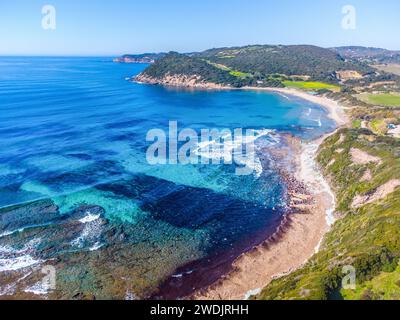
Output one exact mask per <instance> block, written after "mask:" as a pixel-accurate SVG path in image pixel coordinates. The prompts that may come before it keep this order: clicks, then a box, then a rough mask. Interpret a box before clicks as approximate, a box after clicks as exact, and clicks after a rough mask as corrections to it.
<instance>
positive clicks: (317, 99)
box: [242, 87, 349, 127]
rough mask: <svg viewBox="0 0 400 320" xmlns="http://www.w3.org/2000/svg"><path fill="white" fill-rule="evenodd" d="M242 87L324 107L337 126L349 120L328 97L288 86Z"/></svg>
mask: <svg viewBox="0 0 400 320" xmlns="http://www.w3.org/2000/svg"><path fill="white" fill-rule="evenodd" d="M242 89H243V90H252V91H268V92H276V93H280V94H282V95H286V94H287V95H292V96H295V97H298V98H301V99H304V100H307V101H310V102H312V103H315V104H318V105H320V106H322V107H324V108H325V109H326V110H327V111H328V115H329V117H330V118H331V119H332V120H334V121H335V122H336V123H337V125H338V127H340V126H343V125H345V124H347V123H348V121H349V119H348V117H347V115H346V114H345V112H344V108H343V107H342V106H341V105H340V104H339V103H338V102H336V101H334V100H332V99H328V98H326V97H321V96H318V95H313V94H310V93H307V92H304V91H300V90H296V89H290V88H259V87H243V88H242Z"/></svg>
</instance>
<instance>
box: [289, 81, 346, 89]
mask: <svg viewBox="0 0 400 320" xmlns="http://www.w3.org/2000/svg"><path fill="white" fill-rule="evenodd" d="M283 84H284V85H285V86H286V87H288V88H295V89H302V90H321V89H327V90H334V91H339V90H340V87H339V86H336V85H333V84H328V83H323V82H312V81H309V82H308V81H283Z"/></svg>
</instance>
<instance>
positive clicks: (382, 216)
mask: <svg viewBox="0 0 400 320" xmlns="http://www.w3.org/2000/svg"><path fill="white" fill-rule="evenodd" d="M352 150H353V151H354V150H362V152H364V153H362V154H368V155H371V156H373V157H376V159H379V160H378V161H370V162H366V161H365V162H357V161H355V159H354V158H353V157H352ZM399 155H400V142H399V140H397V139H393V138H388V137H383V136H376V135H375V134H373V133H372V132H371V131H369V130H365V129H348V128H345V129H342V130H340V131H339V132H337V133H336V134H335V135H333V136H331V137H330V138H329V139H327V140H326V141H325V143H324V144H323V145H322V147H321V149H320V152H319V156H318V162H319V164H320V165H321V168H323V170H324V173H325V175H326V176H327V177H329V179H330V181H331V183H332V184H333V186H334V187H335V191H336V195H337V211H338V215H339V217H340V218H339V219H338V221H337V222H336V223H335V225H334V226H333V227H332V230H331V231H330V232H329V233H328V234H327V236H326V237H325V239H324V242H323V243H322V246H321V248H320V251H319V252H318V253H317V254H315V255H314V257H313V258H312V259H310V260H309V261H308V262H307V263H306V265H305V266H304V267H302V268H300V269H299V270H297V271H295V272H293V273H292V274H290V275H288V276H285V277H282V278H280V279H277V280H275V281H273V282H272V283H271V284H270V285H269V286H267V287H266V288H265V289H264V290H263V291H262V293H261V294H260V295H259V296H258V297H257V298H258V299H345V298H363V299H372V298H373V299H381V298H385V299H395V298H396V297H398V293H399V290H397V288H396V287H395V286H396V285H394V286H393V285H392V286H391V291H384V292H383V290H382V288H384V287H385V286H388V284H387V282H388V278H393V279H397V278H398V277H399V276H398V272H399V269H398V267H397V266H398V262H399V259H400V234H399V232H398V229H399V227H400V215H399V208H400V189H396V190H395V191H394V192H393V193H387V194H385V193H383V194H381V195H380V197H378V198H376V201H375V202H368V201H364V203H361V204H359V205H357V206H355V204H354V199H355V198H357V197H358V196H365V195H367V196H369V197H371V196H372V195H374V194H375V193H376V192H377V190H378V189H379V187H380V186H382V185H385V184H387V183H390V182H391V181H394V180H395V179H400V159H399ZM372 159H374V158H372ZM364 199H366V198H364ZM348 265H351V266H353V267H354V268H355V270H356V281H357V283H356V288H357V289H356V290H354V291H353V290H351V289H347V290H345V289H343V288H342V279H343V277H344V276H345V275H346V274H345V273H344V272H343V267H345V266H348ZM393 288H394V289H396V290H393Z"/></svg>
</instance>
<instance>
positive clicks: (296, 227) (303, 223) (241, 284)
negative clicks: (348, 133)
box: [192, 87, 348, 300]
mask: <svg viewBox="0 0 400 320" xmlns="http://www.w3.org/2000/svg"><path fill="white" fill-rule="evenodd" d="M243 89H244V90H259V91H269V92H278V93H282V94H290V95H293V96H296V97H299V98H302V99H304V100H307V101H310V102H313V103H316V104H318V105H321V106H322V107H324V108H325V109H326V110H327V111H328V113H329V115H330V117H331V118H332V119H333V120H335V122H336V123H337V126H338V128H340V127H341V126H343V125H346V124H347V123H348V118H347V116H346V115H345V113H344V110H343V108H342V107H341V106H340V105H339V104H338V103H337V102H336V101H333V100H330V99H328V98H325V97H319V96H313V95H311V94H307V93H304V92H300V91H298V90H292V89H278V88H252V87H246V88H243ZM336 131H337V129H336V130H335V131H334V132H331V133H329V134H326V135H324V136H322V137H320V138H319V139H316V140H313V141H311V142H308V143H302V144H301V145H299V146H298V148H299V149H298V150H297V156H296V160H297V166H296V172H295V178H296V179H297V180H298V181H299V182H301V183H303V184H304V185H305V186H306V187H307V190H308V191H310V192H311V194H312V204H311V206H309V207H306V208H305V209H306V213H304V212H303V213H294V214H290V216H289V219H288V222H287V224H286V225H285V226H283V228H282V229H281V230H279V232H278V237H279V239H277V241H270V239H268V240H266V241H265V242H264V243H262V244H261V245H259V246H257V247H255V248H253V249H252V250H250V251H249V252H247V253H244V254H242V255H241V256H240V257H238V258H237V259H236V260H235V262H234V263H233V265H232V267H233V271H231V272H230V273H229V274H227V275H225V276H224V277H222V278H221V279H220V280H218V281H217V282H216V283H214V284H213V285H211V286H210V287H208V288H205V289H203V290H200V291H198V292H196V293H195V294H194V295H193V296H192V298H193V299H197V300H243V299H248V298H249V297H250V296H252V295H256V294H258V293H259V292H260V291H261V290H262V289H263V288H265V287H266V286H267V285H268V284H269V283H270V282H271V281H272V280H274V279H276V278H280V277H282V276H284V275H287V274H290V273H292V272H294V271H295V270H297V269H299V268H301V267H302V266H303V265H304V264H305V263H307V261H308V260H309V259H310V258H311V257H312V256H313V255H314V254H315V253H316V252H318V251H319V248H320V246H321V244H322V242H323V238H324V236H325V234H326V233H327V232H328V231H329V228H330V225H332V224H333V223H334V216H333V214H334V211H335V205H336V204H335V195H334V193H333V192H332V190H331V188H330V186H329V184H328V182H327V181H326V180H325V179H324V177H323V175H322V173H321V172H320V170H319V168H318V165H317V163H316V161H315V157H316V155H317V153H318V149H319V146H320V145H321V144H322V143H323V142H324V141H325V139H326V138H327V137H329V136H331V135H333V134H335V132H336ZM294 148H296V146H294ZM300 196H301V195H300Z"/></svg>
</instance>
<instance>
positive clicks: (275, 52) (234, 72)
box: [143, 45, 375, 91]
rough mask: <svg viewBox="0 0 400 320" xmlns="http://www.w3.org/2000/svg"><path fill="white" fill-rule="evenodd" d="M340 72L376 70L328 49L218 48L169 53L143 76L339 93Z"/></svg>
mask: <svg viewBox="0 0 400 320" xmlns="http://www.w3.org/2000/svg"><path fill="white" fill-rule="evenodd" d="M349 70H350V71H349ZM340 71H342V72H353V74H357V75H359V77H362V76H361V75H364V74H369V75H371V76H374V75H375V74H374V72H375V69H374V68H371V67H370V66H368V65H367V64H364V63H362V62H358V61H347V60H345V59H344V58H343V57H341V56H340V55H338V54H337V53H334V52H332V51H331V50H329V49H324V48H320V47H316V46H305V45H304V46H270V45H263V46H261V45H257V46H246V47H234V48H218V49H211V50H207V51H204V52H199V53H191V54H179V53H176V52H170V53H169V54H167V55H166V56H164V57H162V58H161V59H159V60H157V61H156V62H155V63H154V64H153V65H151V66H149V67H148V68H147V69H146V70H145V71H144V72H143V75H145V76H147V77H151V78H154V79H162V78H164V77H165V76H167V75H170V76H171V75H186V76H196V77H199V79H198V81H204V82H212V83H215V84H220V85H225V86H231V87H244V86H257V87H284V86H285V82H286V85H289V86H297V87H300V86H302V85H303V86H304V88H307V87H308V88H310V89H327V90H334V91H336V90H339V87H338V84H339V82H340V77H338V72H340ZM300 80H301V81H300ZM302 82H304V84H302Z"/></svg>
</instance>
